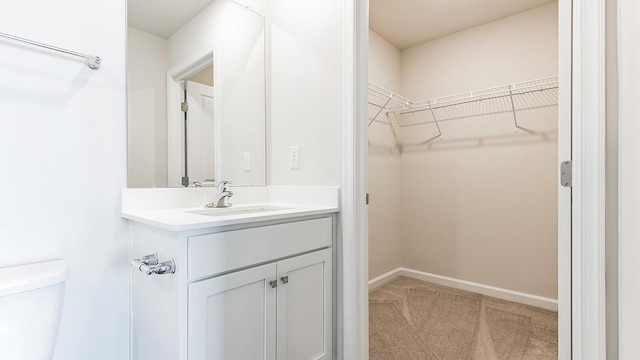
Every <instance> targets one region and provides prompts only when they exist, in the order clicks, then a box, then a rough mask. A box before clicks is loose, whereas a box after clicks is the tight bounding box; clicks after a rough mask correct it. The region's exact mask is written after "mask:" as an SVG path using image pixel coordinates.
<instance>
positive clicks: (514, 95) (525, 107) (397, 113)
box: [368, 76, 558, 144]
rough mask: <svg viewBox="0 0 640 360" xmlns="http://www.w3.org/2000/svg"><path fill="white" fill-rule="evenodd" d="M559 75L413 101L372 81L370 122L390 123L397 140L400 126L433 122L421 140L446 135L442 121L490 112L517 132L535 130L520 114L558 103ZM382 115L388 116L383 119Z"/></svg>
mask: <svg viewBox="0 0 640 360" xmlns="http://www.w3.org/2000/svg"><path fill="white" fill-rule="evenodd" d="M557 89H558V77H557V76H554V77H548V78H543V79H538V80H530V81H526V82H520V83H515V84H509V85H503V86H497V87H492V88H488V89H482V90H476V91H472V92H467V93H462V94H457V95H451V96H445V97H440V98H435V99H429V100H423V101H416V102H413V101H411V100H409V99H407V98H405V97H403V96H400V95H398V94H396V93H394V92H392V91H389V90H387V89H384V88H382V87H380V86H378V85H376V84H373V83H369V124H368V125H369V126H371V125H372V124H373V123H382V124H386V125H389V126H390V127H391V131H392V132H393V135H394V138H395V140H396V143H398V144H401V143H402V141H400V139H399V138H400V135H399V134H400V130H401V129H402V128H407V127H415V126H420V125H430V126H432V127H433V128H434V132H433V134H432V135H431V136H430V137H429V138H427V139H426V140H424V141H421V142H420V144H427V143H429V142H431V141H433V140H436V139H442V138H443V136H444V133H443V131H444V130H443V129H442V127H441V125H442V124H443V123H445V122H449V121H452V122H453V121H456V120H464V119H467V120H469V119H471V120H478V119H482V118H483V117H488V116H493V117H496V116H501V117H503V118H504V117H505V116H508V119H509V121H510V122H511V124H512V125H513V130H514V131H515V132H519V131H525V132H529V133H531V131H530V130H529V129H527V128H525V127H523V126H522V125H521V124H520V123H519V121H518V120H519V115H520V114H521V113H523V112H525V111H535V110H537V109H544V108H549V107H553V106H557V104H558V90H557ZM382 115H384V117H386V119H385V120H383V119H381V118H382Z"/></svg>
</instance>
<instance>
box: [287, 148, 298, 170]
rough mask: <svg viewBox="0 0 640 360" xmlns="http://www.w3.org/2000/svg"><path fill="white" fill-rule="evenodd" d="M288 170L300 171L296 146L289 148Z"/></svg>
mask: <svg viewBox="0 0 640 360" xmlns="http://www.w3.org/2000/svg"><path fill="white" fill-rule="evenodd" d="M289 168H290V169H300V147H299V146H298V145H296V146H290V147H289Z"/></svg>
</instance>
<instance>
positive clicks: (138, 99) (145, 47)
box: [127, 0, 266, 187]
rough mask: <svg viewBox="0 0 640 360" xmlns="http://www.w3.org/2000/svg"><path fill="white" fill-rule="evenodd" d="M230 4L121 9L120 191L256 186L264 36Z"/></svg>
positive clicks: (253, 13)
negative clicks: (124, 109) (123, 148)
mask: <svg viewBox="0 0 640 360" xmlns="http://www.w3.org/2000/svg"><path fill="white" fill-rule="evenodd" d="M258 11H259V9H258V10H256V9H253V8H251V7H247V4H243V3H241V2H237V1H233V0H214V1H211V0H188V1H180V2H172V1H168V0H158V1H153V2H151V1H148V0H128V39H127V40H128V47H127V89H128V134H129V137H128V186H129V187H181V186H212V185H215V184H216V183H218V182H219V181H222V180H227V181H231V183H232V184H233V185H243V186H248V185H266V155H265V118H266V110H265V103H266V100H265V99H266V86H265V45H264V44H265V37H264V36H265V30H264V22H265V21H264V17H263V16H262V15H260V14H259V13H258Z"/></svg>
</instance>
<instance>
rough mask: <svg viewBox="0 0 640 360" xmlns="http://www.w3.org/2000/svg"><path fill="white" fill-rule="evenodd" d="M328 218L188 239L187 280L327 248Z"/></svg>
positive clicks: (331, 234) (330, 233) (330, 223)
mask: <svg viewBox="0 0 640 360" xmlns="http://www.w3.org/2000/svg"><path fill="white" fill-rule="evenodd" d="M332 237H333V224H332V220H331V217H326V218H321V219H313V220H304V221H296V222H290V223H284V224H278V225H269V226H262V227H256V228H251V229H241V230H234V231H227V232H221V233H215V234H207V235H198V236H191V237H189V240H188V241H189V246H188V257H189V261H188V264H189V269H188V273H189V280H197V279H201V278H204V277H207V276H211V275H216V274H220V273H223V272H227V271H231V270H234V269H239V268H243V267H247V266H251V265H253V264H259V263H263V262H267V261H270V260H274V259H279V258H283V257H287V256H291V255H295V254H299V253H303V252H307V251H311V250H315V249H320V248H324V247H327V246H331V242H332Z"/></svg>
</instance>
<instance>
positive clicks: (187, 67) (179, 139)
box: [167, 44, 220, 187]
mask: <svg viewBox="0 0 640 360" xmlns="http://www.w3.org/2000/svg"><path fill="white" fill-rule="evenodd" d="M217 54H218V51H216V50H215V46H214V45H213V44H211V45H209V46H207V47H206V48H204V49H202V50H200V51H199V52H197V53H195V54H193V55H192V56H190V57H189V58H187V59H186V60H185V61H184V62H182V63H181V64H179V65H177V66H175V67H174V68H172V69H171V70H169V71H168V72H167V186H168V187H182V184H181V181H180V179H181V178H182V171H183V169H184V127H183V121H184V118H183V115H182V110H181V108H180V103H181V102H182V100H180V101H172V100H173V99H183V94H182V84H181V83H182V81H183V80H185V79H187V78H189V77H190V76H192V75H195V74H197V73H198V72H199V71H201V70H202V69H204V68H206V67H207V66H209V65H213V68H214V69H219V61H218V58H217ZM217 82H218V76H214V77H213V95H214V97H213V103H214V106H213V111H214V114H213V118H214V119H219V118H220V116H219V115H220V114H218V112H219V109H220V106H218V93H217V91H218V90H217V89H218V86H217V85H218V84H217ZM219 126H220V124H219V122H218V121H215V120H214V129H215V134H214V136H215V140H214V146H215V151H216V154H217V153H218V152H219V150H220V149H218V146H219V144H220V139H219V138H218V136H219V134H220V131H219V130H220V129H219ZM215 167H216V168H215V174H219V171H220V164H219V159H218V158H216V162H215Z"/></svg>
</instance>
